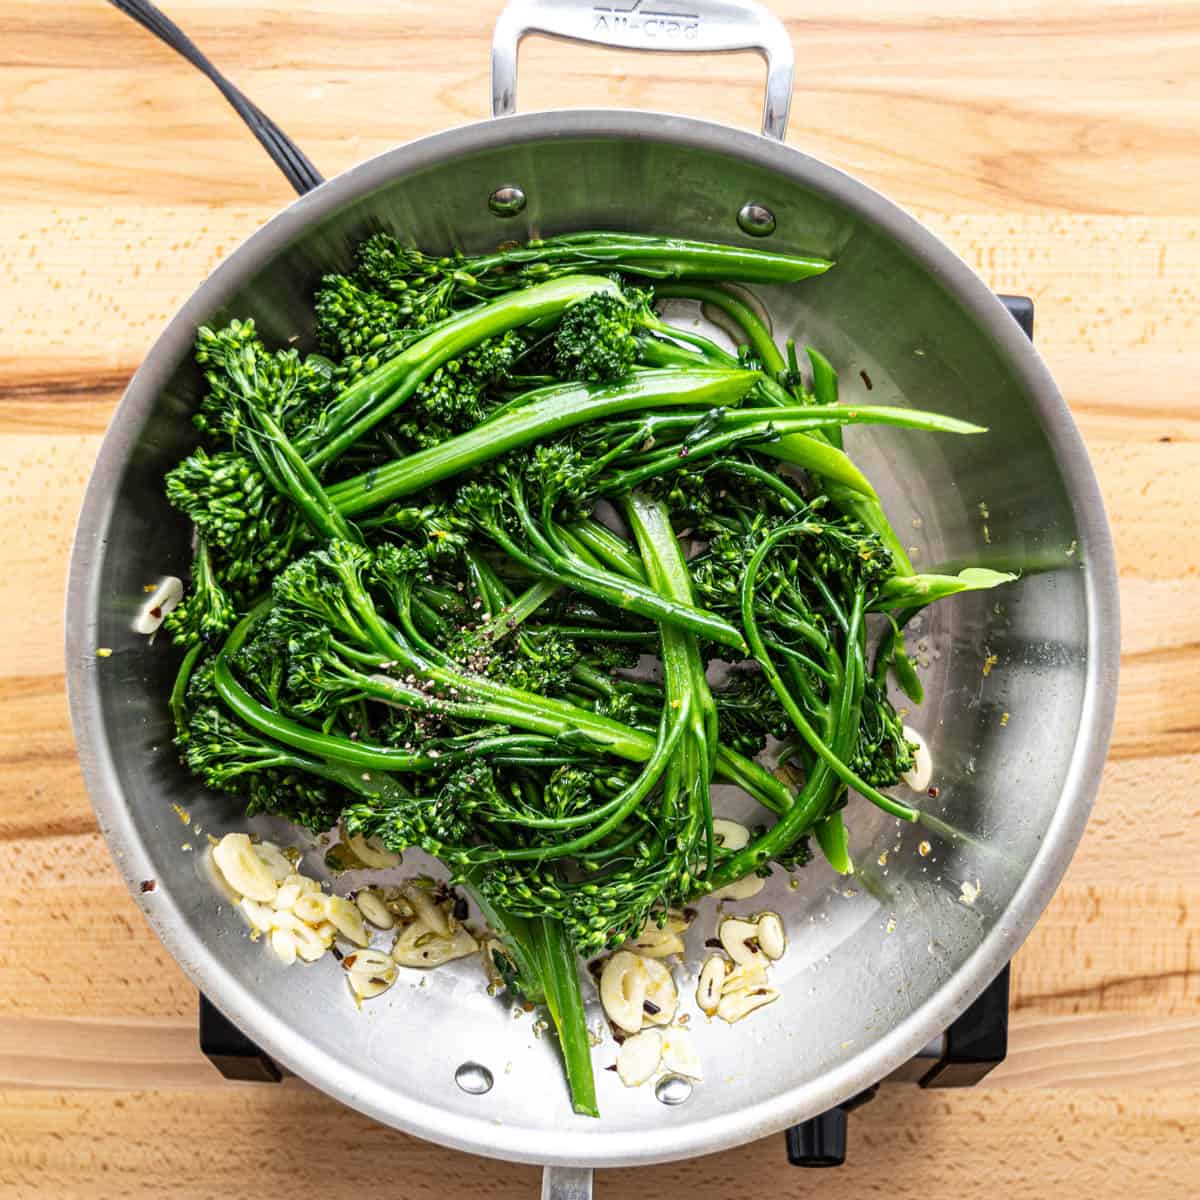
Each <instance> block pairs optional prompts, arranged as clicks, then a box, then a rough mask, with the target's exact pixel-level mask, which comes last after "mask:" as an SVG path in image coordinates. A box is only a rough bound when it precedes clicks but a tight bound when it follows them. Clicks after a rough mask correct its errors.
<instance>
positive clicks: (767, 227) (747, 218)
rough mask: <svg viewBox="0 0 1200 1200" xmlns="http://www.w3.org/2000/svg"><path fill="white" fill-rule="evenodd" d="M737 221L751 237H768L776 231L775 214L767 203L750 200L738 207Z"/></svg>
mask: <svg viewBox="0 0 1200 1200" xmlns="http://www.w3.org/2000/svg"><path fill="white" fill-rule="evenodd" d="M737 222H738V225H739V226H740V228H741V230H742V232H743V233H748V234H749V235H750V236H751V237H767V236H769V235H770V234H772V233H774V232H775V214H774V213H773V212H772V211H771V210H770V209H769V208H768V207H767V206H766V205H765V204H755V203H754V202H753V201H750V202H749V203H748V204H743V205H742V207H741V208H739V209H738V215H737Z"/></svg>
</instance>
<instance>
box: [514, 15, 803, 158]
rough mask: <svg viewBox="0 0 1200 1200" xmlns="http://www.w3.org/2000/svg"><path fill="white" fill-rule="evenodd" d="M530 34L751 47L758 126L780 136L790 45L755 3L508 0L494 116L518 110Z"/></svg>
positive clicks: (633, 44)
mask: <svg viewBox="0 0 1200 1200" xmlns="http://www.w3.org/2000/svg"><path fill="white" fill-rule="evenodd" d="M530 33H542V34H547V35H548V36H550V37H557V38H567V39H569V40H571V41H575V42H593V43H595V44H596V45H600V46H611V47H612V48H613V49H617V50H665V51H669V52H680V51H685V52H690V53H709V54H720V53H725V52H728V51H733V50H757V51H758V53H759V54H761V55H762V57H763V58H764V59H765V60H766V63H767V92H766V97H765V99H764V102H763V118H762V131H763V134H764V135H765V136H766V137H769V138H775V139H776V140H777V141H783V136H784V133H785V132H786V130H787V119H788V109H789V107H790V106H791V102H792V68H793V55H792V43H791V41H790V40H789V39H788V35H787V30H785V29H784V27H783V23H782V22H781V21H780V20H779V18H778V17H777V16H775V14H774V13H772V12H770V11H769V10H768V9H766V8H764V7H763V6H762V5H761V4H757V3H755V2H754V0H509V4H508V5H507V7H506V8H505V9H504V11H503V12H502V13H501V14H500V18H499V20H498V21H497V22H496V32H495V34H494V35H493V37H492V116H493V117H504V116H508V115H510V114H511V113H513V112H515V111H516V107H517V51H518V47H519V46H520V44H521V39H522V38H523V37H525V35H526V34H530Z"/></svg>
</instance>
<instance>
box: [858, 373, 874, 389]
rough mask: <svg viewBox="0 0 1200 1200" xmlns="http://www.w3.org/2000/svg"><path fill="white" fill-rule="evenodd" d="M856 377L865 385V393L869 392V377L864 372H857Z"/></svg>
mask: <svg viewBox="0 0 1200 1200" xmlns="http://www.w3.org/2000/svg"><path fill="white" fill-rule="evenodd" d="M858 377H859V379H861V380H862V381H863V383H864V384H866V387H867V391H868V392H869V391H870V390H871V388H872V386H873V385H872V383H871V377H870V375H868V374H867V373H866V371H859V373H858Z"/></svg>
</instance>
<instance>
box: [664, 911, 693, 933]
mask: <svg viewBox="0 0 1200 1200" xmlns="http://www.w3.org/2000/svg"><path fill="white" fill-rule="evenodd" d="M691 911H692V910H691V909H688V910H686V911H684V912H680V911H679V909H677V908H669V909H667V919H666V920H665V921H664V922H663V928H664V929H666V930H668V931H669V932H670V933H687V931H688V927H689V926H690V925H691V923H692V921H691V917H689V916H688V913H689V912H691ZM692 915H693V916H694V915H695V914H694V913H692Z"/></svg>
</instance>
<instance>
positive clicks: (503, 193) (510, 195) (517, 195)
mask: <svg viewBox="0 0 1200 1200" xmlns="http://www.w3.org/2000/svg"><path fill="white" fill-rule="evenodd" d="M524 207H525V193H524V192H523V191H522V190H521V189H520V188H519V187H517V186H516V185H515V184H511V183H506V184H505V185H504V186H503V187H498V188H497V189H496V190H495V191H494V192H493V193H492V194H491V195H490V196H489V197H488V208H490V209H491V210H492V212H494V213H495V214H496V216H498V217H515V216H516V215H517V213H519V212H520V211H521V210H522V209H523V208H524Z"/></svg>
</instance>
